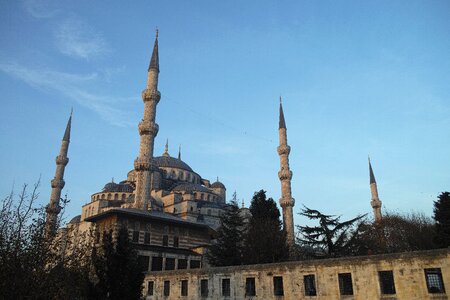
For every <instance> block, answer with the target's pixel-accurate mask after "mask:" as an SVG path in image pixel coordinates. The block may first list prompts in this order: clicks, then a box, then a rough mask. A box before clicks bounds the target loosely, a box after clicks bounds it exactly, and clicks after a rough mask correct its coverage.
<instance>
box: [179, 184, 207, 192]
mask: <svg viewBox="0 0 450 300" xmlns="http://www.w3.org/2000/svg"><path fill="white" fill-rule="evenodd" d="M172 191H174V192H177V191H178V192H188V193H192V192H205V193H210V192H211V191H210V190H208V189H207V188H206V187H204V186H203V185H200V184H195V183H184V184H179V185H177V186H176V187H174V188H173V190H172Z"/></svg>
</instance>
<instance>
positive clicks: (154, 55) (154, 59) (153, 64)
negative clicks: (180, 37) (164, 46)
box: [148, 28, 159, 72]
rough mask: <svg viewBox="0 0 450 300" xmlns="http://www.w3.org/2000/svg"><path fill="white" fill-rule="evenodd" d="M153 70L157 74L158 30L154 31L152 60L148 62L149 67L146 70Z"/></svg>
mask: <svg viewBox="0 0 450 300" xmlns="http://www.w3.org/2000/svg"><path fill="white" fill-rule="evenodd" d="M150 69H155V70H156V71H158V72H159V54H158V28H157V29H156V38H155V45H154V46H153V53H152V59H151V60H150V65H149V66H148V70H149V71H150Z"/></svg>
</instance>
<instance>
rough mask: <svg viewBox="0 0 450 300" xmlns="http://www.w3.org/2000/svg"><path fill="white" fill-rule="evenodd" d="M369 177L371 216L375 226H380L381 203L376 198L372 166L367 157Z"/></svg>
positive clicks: (376, 192)
mask: <svg viewBox="0 0 450 300" xmlns="http://www.w3.org/2000/svg"><path fill="white" fill-rule="evenodd" d="M369 175H370V193H371V194H372V200H371V201H370V204H371V205H372V208H373V216H374V219H375V224H380V222H381V201H380V199H379V198H378V189H377V182H376V181H375V176H374V175H373V170H372V164H371V163H370V157H369Z"/></svg>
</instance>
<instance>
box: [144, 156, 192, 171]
mask: <svg viewBox="0 0 450 300" xmlns="http://www.w3.org/2000/svg"><path fill="white" fill-rule="evenodd" d="M153 165H154V166H157V167H160V168H176V169H182V170H186V171H189V172H194V171H193V170H192V169H191V167H189V166H188V164H187V163H185V162H184V161H182V160H181V159H177V158H174V157H171V156H157V157H153Z"/></svg>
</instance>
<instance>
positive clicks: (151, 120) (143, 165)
mask: <svg viewBox="0 0 450 300" xmlns="http://www.w3.org/2000/svg"><path fill="white" fill-rule="evenodd" d="M158 76H159V55H158V29H157V30H156V38H155V43H154V46H153V53H152V58H151V59H150V64H149V67H148V75H147V86H146V87H145V89H144V90H143V91H142V100H143V101H144V117H143V118H142V121H141V122H140V123H139V126H138V129H139V135H140V137H141V140H140V146H139V156H138V158H136V160H135V161H134V169H135V170H136V175H137V176H136V188H135V190H134V203H133V207H134V208H138V209H145V210H147V209H151V207H149V205H151V201H150V194H151V180H150V177H151V174H150V173H151V162H152V159H153V149H154V141H155V137H156V135H157V134H158V130H159V127H158V124H156V122H155V118H156V105H157V104H158V102H159V100H160V99H161V93H160V92H159V91H158Z"/></svg>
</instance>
